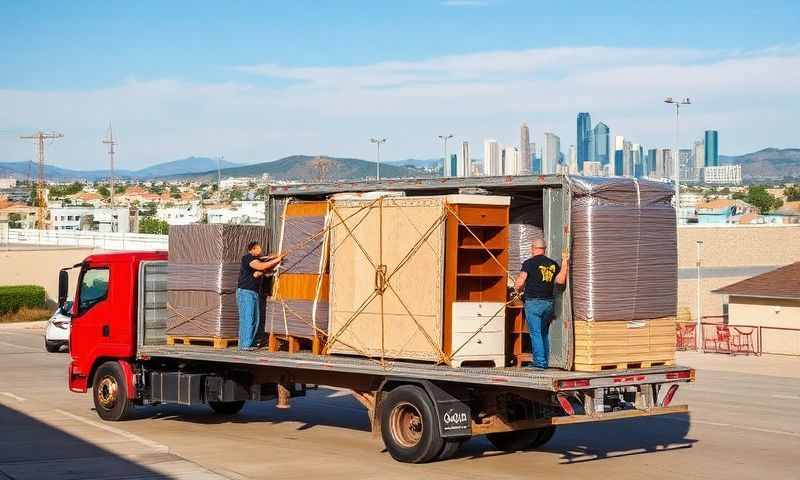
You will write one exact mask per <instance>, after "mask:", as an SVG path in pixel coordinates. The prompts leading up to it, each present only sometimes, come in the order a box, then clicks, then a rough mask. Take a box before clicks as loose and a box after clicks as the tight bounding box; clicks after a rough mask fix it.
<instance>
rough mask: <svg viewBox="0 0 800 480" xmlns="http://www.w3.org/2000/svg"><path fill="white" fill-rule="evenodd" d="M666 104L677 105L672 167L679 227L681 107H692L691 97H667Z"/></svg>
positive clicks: (676, 218)
mask: <svg viewBox="0 0 800 480" xmlns="http://www.w3.org/2000/svg"><path fill="white" fill-rule="evenodd" d="M664 103H669V104H671V105H675V150H674V151H673V153H672V156H673V159H672V165H673V166H674V169H675V225H676V226H677V225H678V223H679V222H680V220H681V161H680V156H681V155H680V154H681V151H680V143H679V139H678V135H679V133H680V117H681V105H691V104H692V102H691V101H690V100H689V97H686V98H684V99H683V100H678V99H673V98H672V97H667V98H665V99H664Z"/></svg>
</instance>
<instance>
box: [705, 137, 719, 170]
mask: <svg viewBox="0 0 800 480" xmlns="http://www.w3.org/2000/svg"><path fill="white" fill-rule="evenodd" d="M704 153H705V162H704V163H703V166H705V167H718V166H719V132H717V131H716V130H706V134H705V148H704Z"/></svg>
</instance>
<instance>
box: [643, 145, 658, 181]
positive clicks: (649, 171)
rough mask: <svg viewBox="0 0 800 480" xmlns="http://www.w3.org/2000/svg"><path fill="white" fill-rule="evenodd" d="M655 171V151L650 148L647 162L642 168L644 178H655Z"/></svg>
mask: <svg viewBox="0 0 800 480" xmlns="http://www.w3.org/2000/svg"><path fill="white" fill-rule="evenodd" d="M655 171H656V149H655V148H651V149H650V150H648V151H647V162H646V165H645V168H644V176H645V177H653V178H655V174H654V172H655Z"/></svg>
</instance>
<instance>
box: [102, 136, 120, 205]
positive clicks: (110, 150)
mask: <svg viewBox="0 0 800 480" xmlns="http://www.w3.org/2000/svg"><path fill="white" fill-rule="evenodd" d="M103 143H104V144H106V145H108V159H109V162H110V163H111V178H110V182H109V183H111V198H110V202H111V208H114V189H115V188H116V187H115V184H114V153H115V150H114V147H115V146H116V145H117V142H115V141H114V131H113V130H112V129H111V124H110V123H109V124H108V138H106V139H105V140H103Z"/></svg>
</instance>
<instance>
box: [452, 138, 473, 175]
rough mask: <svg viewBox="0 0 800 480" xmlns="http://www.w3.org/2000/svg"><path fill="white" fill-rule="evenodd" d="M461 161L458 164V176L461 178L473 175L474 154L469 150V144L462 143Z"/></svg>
mask: <svg viewBox="0 0 800 480" xmlns="http://www.w3.org/2000/svg"><path fill="white" fill-rule="evenodd" d="M460 153H461V159H460V160H459V162H458V169H457V171H456V175H458V176H459V177H469V176H470V175H472V152H471V151H470V149H469V142H461V152H460Z"/></svg>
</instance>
